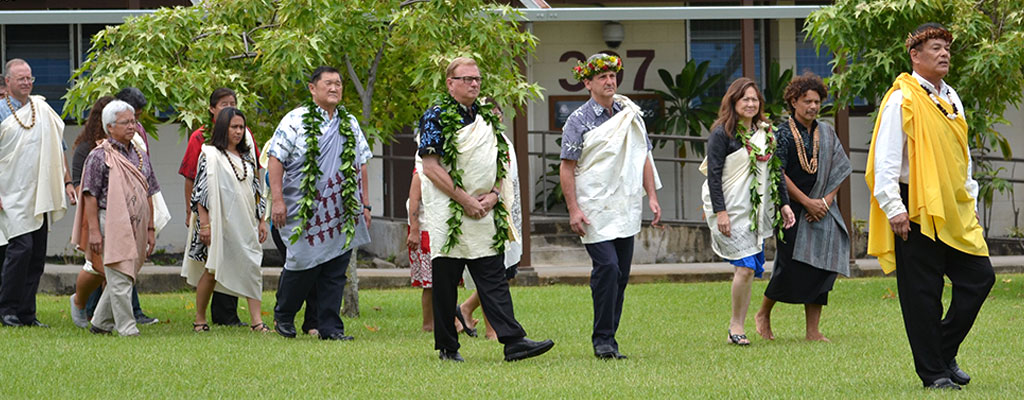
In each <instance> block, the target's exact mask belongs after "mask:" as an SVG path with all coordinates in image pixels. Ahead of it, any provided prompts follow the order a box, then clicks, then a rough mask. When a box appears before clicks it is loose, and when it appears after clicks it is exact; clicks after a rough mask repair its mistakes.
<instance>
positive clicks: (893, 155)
mask: <svg viewBox="0 0 1024 400" xmlns="http://www.w3.org/2000/svg"><path fill="white" fill-rule="evenodd" d="M952 41H953V36H952V35H951V34H950V33H949V31H947V30H946V29H945V28H943V27H942V26H941V25H939V24H934V23H928V24H924V25H921V26H920V27H918V28H917V29H916V30H915V31H914V32H912V33H911V34H910V35H909V36H908V37H907V41H906V49H907V52H908V54H909V56H910V60H911V64H912V66H913V69H914V72H913V74H906V73H904V74H901V75H900V76H899V77H898V78H896V82H895V83H893V86H892V88H891V89H889V92H888V93H887V94H886V95H885V98H884V99H883V100H882V110H881V112H880V113H879V114H878V121H877V122H876V123H875V130H874V134H873V137H872V140H871V149H870V152H869V154H868V164H867V169H866V170H865V173H864V176H865V180H866V181H867V184H868V188H869V190H871V193H872V198H871V215H870V221H869V227H870V231H869V233H868V254H871V255H873V256H876V257H878V260H879V262H880V263H881V264H882V269H883V270H884V271H885V272H886V273H890V272H892V271H893V270H896V284H897V288H898V290H899V299H900V308H901V309H902V311H903V322H904V325H905V327H906V330H907V338H908V339H909V341H910V349H911V352H912V353H913V355H914V367H915V369H916V370H917V374H918V376H920V377H921V381H922V382H923V384H924V386H925V387H928V388H935V389H960V385H965V384H967V383H968V382H970V379H971V377H970V376H969V375H967V373H965V372H964V371H963V370H961V369H960V367H959V366H957V363H956V359H955V358H956V355H957V352H958V350H959V348H960V343H962V342H963V340H964V338H965V337H966V336H967V333H968V332H969V331H970V330H971V326H972V325H974V319H975V317H977V315H978V311H979V310H980V309H981V305H982V303H983V302H984V301H985V297H986V296H987V295H988V292H989V290H990V289H991V288H992V284H993V283H994V282H995V275H994V274H993V272H992V264H991V263H990V262H989V259H988V246H987V245H986V243H985V239H984V237H983V230H982V228H981V225H980V224H979V222H978V216H977V212H976V210H975V206H976V203H977V197H978V184H977V182H976V181H974V179H972V178H971V157H970V149H968V143H967V121H966V117H965V115H964V112H963V104H962V103H961V102H960V97H959V96H958V95H957V93H956V91H955V90H953V88H951V87H950V86H949V85H947V84H946V83H945V82H944V81H943V80H942V78H943V77H945V76H946V74H947V73H948V72H949V59H950V52H949V46H950V43H951V42H952ZM897 266H898V267H899V268H897ZM943 275H945V276H948V277H949V279H950V281H951V282H952V283H953V297H952V301H951V302H950V305H949V310H948V311H947V313H946V317H945V318H943V317H942V302H941V300H942V288H943V286H944V279H943Z"/></svg>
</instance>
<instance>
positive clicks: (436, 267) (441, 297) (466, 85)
mask: <svg viewBox="0 0 1024 400" xmlns="http://www.w3.org/2000/svg"><path fill="white" fill-rule="evenodd" d="M445 83H446V85H447V87H448V94H449V96H450V97H448V98H446V99H444V101H442V103H441V104H439V105H435V106H433V107H431V108H430V109H428V110H427V111H426V112H425V113H424V114H423V118H421V119H420V126H419V128H420V138H421V140H420V145H419V155H420V157H422V159H423V168H422V169H420V174H421V175H420V176H421V178H420V187H421V189H422V199H423V207H422V209H423V228H424V230H426V231H427V232H429V235H430V238H431V241H433V242H434V244H433V245H432V246H430V256H431V263H432V267H433V271H432V273H433V281H434V299H433V303H434V348H435V349H437V350H439V352H440V354H439V356H440V358H441V359H442V360H447V361H455V362H461V361H464V360H463V358H462V355H461V354H459V339H458V333H456V332H455V326H454V324H453V323H452V321H454V320H455V312H456V306H455V302H456V296H457V295H458V284H459V278H461V277H462V270H463V268H467V267H468V268H469V272H470V274H471V275H472V276H473V281H474V282H475V283H476V285H477V292H478V293H479V294H480V302H481V304H483V308H484V314H486V315H487V320H488V323H491V324H493V326H494V331H495V332H496V333H497V335H498V341H499V342H501V343H502V344H504V345H505V361H516V360H522V359H525V358H529V357H534V356H538V355H541V354H543V353H545V352H547V351H548V350H550V349H551V347H552V346H554V345H555V344H554V342H552V341H551V340H545V341H540V342H537V341H533V340H530V339H527V338H526V331H525V330H523V327H522V326H521V325H519V322H518V321H516V318H515V313H514V312H513V309H512V295H511V294H510V293H509V290H508V281H507V280H506V278H505V255H504V254H503V253H502V252H500V251H499V250H498V249H496V248H495V247H494V246H492V243H493V240H494V239H493V238H494V237H496V236H497V233H498V231H497V229H498V228H497V227H496V224H495V223H494V210H493V208H494V207H496V206H497V205H498V204H499V199H500V198H501V197H502V190H501V186H502V185H503V183H505V182H504V180H499V179H497V172H498V165H499V164H498V163H499V160H500V159H501V157H499V155H500V154H499V151H500V150H499V147H500V146H499V142H498V140H506V139H505V138H504V136H502V135H496V134H495V133H494V127H493V126H491V124H490V123H488V122H487V121H485V120H484V119H483V118H482V116H480V115H479V112H480V106H479V105H478V104H477V101H476V99H477V97H478V96H480V84H481V83H482V78H481V76H480V69H479V68H478V67H477V64H476V61H474V60H473V59H471V58H466V57H458V58H456V59H454V60H452V62H451V63H450V64H449V66H448V68H447V70H446V78H445ZM451 108H455V109H456V110H455V111H457V113H458V115H459V117H460V120H459V121H458V126H454V127H453V126H450V125H449V126H448V127H446V126H445V125H444V122H443V121H444V120H445V119H446V118H444V116H443V114H445V111H446V110H449V111H450V110H451ZM446 128H447V130H448V131H449V135H450V136H449V139H454V141H455V143H448V146H449V147H450V148H454V149H456V150H457V151H458V154H457V160H456V162H455V164H454V165H455V166H457V167H458V169H459V170H461V171H462V173H461V175H456V176H460V182H461V185H459V186H456V185H455V183H454V180H453V179H452V174H451V172H450V170H451V168H452V165H449V163H448V161H447V160H448V159H447V158H444V157H445V154H444V153H445V151H444V147H445V144H446V143H445V140H446V138H445V136H446V133H445V130H446ZM498 136H501V137H500V138H499V137H498ZM506 143H508V142H506ZM442 159H444V160H446V161H442ZM513 165H514V163H513ZM452 201H455V202H457V203H458V204H460V205H462V208H463V215H462V218H461V219H459V218H457V217H455V216H454V215H453V214H452V211H451V209H450V207H449V204H450V203H451V202H452ZM505 204H510V202H509V203H505ZM449 220H453V221H457V223H458V227H459V230H461V235H458V234H456V233H453V231H451V230H450V229H452V228H451V227H450V226H449V224H448V221H449ZM459 230H456V231H455V232H458V231H459ZM449 235H452V236H456V237H457V238H458V243H457V244H453V245H451V246H450V247H449V246H447V245H442V244H445V242H446V240H445V239H446V238H447V237H449Z"/></svg>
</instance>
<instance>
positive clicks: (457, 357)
mask: <svg viewBox="0 0 1024 400" xmlns="http://www.w3.org/2000/svg"><path fill="white" fill-rule="evenodd" d="M438 358H440V359H441V360H444V361H454V362H463V361H466V359H465V358H462V354H459V351H458V350H444V349H441V353H440V355H439V356H438Z"/></svg>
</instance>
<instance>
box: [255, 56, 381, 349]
mask: <svg viewBox="0 0 1024 400" xmlns="http://www.w3.org/2000/svg"><path fill="white" fill-rule="evenodd" d="M309 92H310V94H311V95H312V97H313V99H312V100H313V104H312V105H309V106H302V107H298V108H296V109H294V110H292V111H291V112H289V113H288V114H286V115H285V116H284V118H282V119H281V122H280V123H279V124H278V125H277V130H276V131H274V136H273V137H272V138H270V141H269V142H268V143H267V146H266V148H267V155H268V156H269V157H268V161H269V163H268V164H269V165H268V168H267V169H268V171H269V175H270V192H271V199H272V200H271V207H270V218H271V219H272V220H273V221H274V226H277V227H279V229H280V230H281V232H282V234H284V235H288V236H290V238H289V237H287V236H286V237H285V245H286V247H287V248H288V251H287V256H286V258H285V262H284V269H283V270H282V271H281V280H280V285H279V287H278V290H277V305H275V306H274V330H276V331H277V333H278V334H280V335H281V336H284V337H286V338H294V337H295V335H296V332H295V314H296V313H297V312H298V311H299V308H301V307H302V303H303V301H305V300H306V298H307V295H308V294H309V293H310V290H311V289H313V288H315V289H316V295H315V296H316V304H317V326H316V327H315V328H316V330H317V331H318V333H319V335H320V339H322V340H337V341H349V340H352V339H353V338H352V336H349V335H346V334H345V325H344V323H342V321H341V315H339V312H340V310H341V300H342V292H343V291H344V288H345V281H346V276H345V272H346V271H347V270H348V266H349V259H350V257H351V256H352V249H354V248H356V247H358V246H360V245H363V244H366V243H369V242H370V233H369V231H368V228H369V226H370V205H369V203H370V199H369V187H368V182H367V176H366V163H367V162H368V161H369V160H370V158H371V157H373V153H372V152H371V151H370V146H369V145H368V144H367V143H366V138H365V137H364V136H363V131H362V129H360V127H359V121H358V120H356V117H355V116H354V115H352V114H349V113H348V111H346V110H345V107H342V106H340V105H339V104H340V103H341V96H342V80H341V74H340V73H339V72H338V70H337V69H334V68H332V67H328V66H321V67H319V68H317V69H316V70H315V71H313V74H312V75H311V76H310V79H309ZM349 157H351V158H349ZM316 170H319V171H316ZM311 186H313V188H315V191H310V190H309V189H311ZM349 192H351V194H349ZM347 196H353V197H347ZM353 203H354V204H353ZM304 204H305V205H306V206H307V207H309V208H308V211H309V213H308V214H305V217H303V215H301V212H302V208H304V206H303V205H304ZM349 229H353V231H349Z"/></svg>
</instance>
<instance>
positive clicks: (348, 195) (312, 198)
mask: <svg viewBox="0 0 1024 400" xmlns="http://www.w3.org/2000/svg"><path fill="white" fill-rule="evenodd" d="M305 107H306V113H305V114H303V115H302V127H303V129H304V130H305V134H306V157H305V159H304V160H303V162H302V170H301V171H302V174H303V176H302V181H300V183H299V190H300V191H301V192H302V198H301V199H299V215H298V216H297V218H299V225H298V226H296V227H295V228H293V229H292V236H291V237H290V238H289V240H291V242H292V243H295V242H296V241H298V240H299V238H300V237H301V236H302V231H303V230H304V229H305V227H306V224H307V223H309V220H310V219H311V218H313V212H314V210H315V208H316V204H317V201H316V198H317V196H318V194H319V190H318V189H317V188H316V184H317V182H318V181H319V180H320V177H321V176H322V175H323V171H320V164H319V163H318V162H317V161H316V159H317V158H318V157H320V141H319V140H318V139H317V137H318V136H320V134H321V131H320V129H321V128H320V127H321V124H322V123H323V121H324V117H323V115H321V114H320V112H319V111H317V108H318V106H317V105H316V103H314V102H313V100H312V99H310V100H309V101H308V102H306V104H305ZM335 112H337V113H338V118H340V119H341V122H340V123H338V134H339V135H341V136H342V137H343V138H345V143H344V144H343V145H342V150H341V168H339V169H338V170H339V171H341V174H342V176H343V177H344V178H345V180H344V181H343V182H342V184H341V198H342V213H343V218H344V220H345V223H344V225H342V233H343V234H344V235H345V247H348V246H349V244H350V243H352V237H353V236H355V232H356V221H357V218H358V216H359V211H360V207H359V201H358V199H356V184H357V182H356V179H357V178H356V177H357V176H358V174H359V170H358V166H357V165H356V163H355V158H356V157H355V156H356V135H355V132H353V131H352V124H351V122H350V118H349V114H348V111H346V110H345V108H344V107H337V108H336V109H335Z"/></svg>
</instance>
